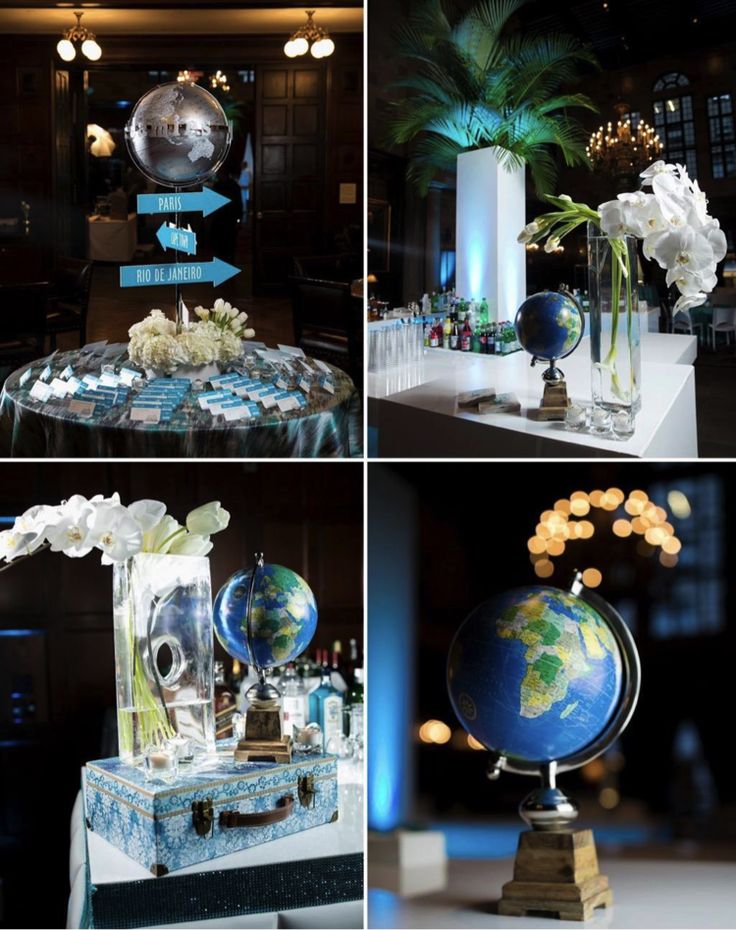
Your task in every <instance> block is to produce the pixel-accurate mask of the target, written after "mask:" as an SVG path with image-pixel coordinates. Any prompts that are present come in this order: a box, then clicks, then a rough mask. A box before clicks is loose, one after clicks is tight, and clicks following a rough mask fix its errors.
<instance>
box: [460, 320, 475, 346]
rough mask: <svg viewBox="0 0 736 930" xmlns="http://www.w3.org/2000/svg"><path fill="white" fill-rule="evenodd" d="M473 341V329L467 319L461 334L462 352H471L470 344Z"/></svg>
mask: <svg viewBox="0 0 736 930" xmlns="http://www.w3.org/2000/svg"><path fill="white" fill-rule="evenodd" d="M472 341H473V330H472V329H471V328H470V323H469V321H468V320H467V319H466V320H465V325H464V326H463V331H462V335H461V336H460V350H461V351H462V352H470V346H471V344H472Z"/></svg>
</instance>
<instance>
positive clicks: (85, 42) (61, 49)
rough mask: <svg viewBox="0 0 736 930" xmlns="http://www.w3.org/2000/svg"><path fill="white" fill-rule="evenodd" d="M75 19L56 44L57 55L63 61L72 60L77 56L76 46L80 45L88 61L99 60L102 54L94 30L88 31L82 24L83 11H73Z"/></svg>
mask: <svg viewBox="0 0 736 930" xmlns="http://www.w3.org/2000/svg"><path fill="white" fill-rule="evenodd" d="M74 15H75V16H76V17H77V21H76V23H75V24H74V25H73V26H70V27H69V28H68V29H67V30H66V31H65V32H64V33H63V34H62V37H61V39H59V42H58V44H57V46H56V51H57V52H58V53H59V57H60V58H62V59H63V60H64V61H74V59H75V58H76V57H77V46H78V45H81V47H82V54H83V55H84V57H85V58H89V60H90V61H99V60H100V57H101V56H102V49H101V48H100V46H99V45H98V44H97V40H96V39H95V34H94V32H90V31H89V29H87V27H86V26H83V25H82V17H83V16H84V13H77V11H76V10H75V11H74Z"/></svg>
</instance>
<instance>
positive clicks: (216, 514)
mask: <svg viewBox="0 0 736 930" xmlns="http://www.w3.org/2000/svg"><path fill="white" fill-rule="evenodd" d="M229 523H230V514H229V513H228V512H227V510H224V509H223V508H222V507H221V506H220V502H219V501H210V503H209V504H202V506H201V507H197V508H196V509H195V510H192V511H191V513H190V514H189V515H188V516H187V529H188V530H189V532H190V533H194V534H195V535H200V536H210V535H211V534H212V533H219V532H220V530H224V529H225V528H226V527H227V526H228V524H229Z"/></svg>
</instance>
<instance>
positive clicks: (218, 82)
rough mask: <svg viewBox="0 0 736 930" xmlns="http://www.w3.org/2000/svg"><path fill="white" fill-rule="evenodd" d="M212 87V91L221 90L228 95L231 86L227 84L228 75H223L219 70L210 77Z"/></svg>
mask: <svg viewBox="0 0 736 930" xmlns="http://www.w3.org/2000/svg"><path fill="white" fill-rule="evenodd" d="M210 87H211V88H212V90H221V91H224V92H225V93H227V92H228V91H229V90H230V85H229V84H228V82H227V75H226V74H223V73H222V71H220V69H219V68H218V69H217V71H216V73H215V74H211V75H210Z"/></svg>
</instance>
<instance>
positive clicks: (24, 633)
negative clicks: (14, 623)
mask: <svg viewBox="0 0 736 930" xmlns="http://www.w3.org/2000/svg"><path fill="white" fill-rule="evenodd" d="M0 636H43V630H0Z"/></svg>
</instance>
